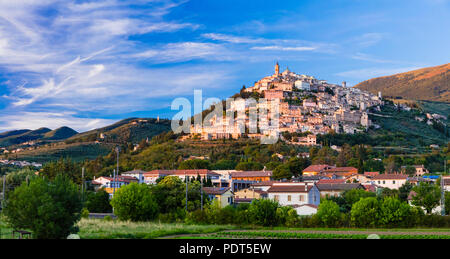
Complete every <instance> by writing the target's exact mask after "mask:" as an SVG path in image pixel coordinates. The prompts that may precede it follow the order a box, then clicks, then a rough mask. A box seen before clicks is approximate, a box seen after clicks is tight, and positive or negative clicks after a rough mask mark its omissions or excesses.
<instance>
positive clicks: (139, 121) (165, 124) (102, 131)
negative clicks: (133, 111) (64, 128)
mask: <svg viewBox="0 0 450 259" xmlns="http://www.w3.org/2000/svg"><path fill="white" fill-rule="evenodd" d="M170 129H171V127H170V120H158V119H154V118H128V119H124V120H121V121H119V122H116V123H114V124H112V125H109V126H106V127H103V128H99V129H94V130H90V131H86V132H83V133H79V134H77V135H74V136H72V137H70V138H68V139H67V140H66V141H65V142H66V143H74V142H89V141H100V142H107V143H127V142H131V143H138V142H140V141H141V140H143V139H146V138H149V139H150V138H152V137H153V136H155V135H158V134H160V133H162V132H164V131H169V130H170Z"/></svg>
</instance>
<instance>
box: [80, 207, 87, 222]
mask: <svg viewBox="0 0 450 259" xmlns="http://www.w3.org/2000/svg"><path fill="white" fill-rule="evenodd" d="M81 217H82V218H83V219H87V218H89V210H88V209H86V208H83V209H82V210H81Z"/></svg>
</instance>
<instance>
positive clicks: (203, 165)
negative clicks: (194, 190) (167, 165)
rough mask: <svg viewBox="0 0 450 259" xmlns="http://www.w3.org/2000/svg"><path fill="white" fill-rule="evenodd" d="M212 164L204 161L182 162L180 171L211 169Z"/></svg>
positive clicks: (179, 167)
mask: <svg viewBox="0 0 450 259" xmlns="http://www.w3.org/2000/svg"><path fill="white" fill-rule="evenodd" d="M210 167H211V166H210V163H209V161H208V160H203V159H191V160H185V161H183V162H181V164H180V166H178V169H210Z"/></svg>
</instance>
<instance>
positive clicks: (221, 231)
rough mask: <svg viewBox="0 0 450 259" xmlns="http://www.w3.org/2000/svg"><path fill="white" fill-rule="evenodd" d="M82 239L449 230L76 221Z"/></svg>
mask: <svg viewBox="0 0 450 259" xmlns="http://www.w3.org/2000/svg"><path fill="white" fill-rule="evenodd" d="M78 226H79V228H80V232H79V233H78V235H79V236H80V237H81V238H82V239H154V238H163V239H284V238H295V239H366V238H367V236H368V235H369V234H377V235H379V236H380V238H381V239H450V229H448V228H439V229H436V228H423V229H419V228H413V229H365V228H285V227H275V228H261V227H258V228H252V227H248V228H247V227H246V228H245V229H242V228H239V227H237V226H232V225H187V224H182V223H159V222H127V221H118V220H113V221H106V220H102V219H82V220H80V221H79V222H78ZM11 232H12V229H11V228H9V227H8V226H7V225H6V224H5V223H4V221H2V220H1V219H0V239H9V238H11Z"/></svg>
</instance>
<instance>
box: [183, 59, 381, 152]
mask: <svg viewBox="0 0 450 259" xmlns="http://www.w3.org/2000/svg"><path fill="white" fill-rule="evenodd" d="M240 97H242V98H249V97H256V98H265V99H266V100H267V102H266V103H258V104H257V108H258V109H262V108H266V109H268V111H269V112H268V114H270V113H271V112H275V111H274V109H273V106H271V105H269V104H270V103H274V102H278V103H277V105H278V107H277V110H278V112H279V125H278V126H279V127H277V129H276V131H277V132H274V129H270V128H269V129H259V132H258V133H248V131H246V132H243V131H242V129H240V128H239V127H238V126H236V125H232V127H229V128H231V129H232V131H225V130H223V131H217V129H218V128H221V127H225V126H229V125H228V124H229V123H230V121H229V118H224V119H223V120H220V119H218V118H217V116H214V117H212V118H211V119H210V121H209V122H208V123H209V124H210V125H208V126H205V125H194V126H192V127H191V131H190V137H194V138H195V137H196V138H198V137H200V138H201V139H202V140H211V139H222V138H233V139H237V138H240V137H243V136H246V137H250V138H261V137H262V136H264V135H266V136H268V135H273V134H280V133H283V132H289V133H309V134H308V135H307V137H304V138H297V139H296V140H297V142H299V143H300V144H306V145H310V144H316V143H315V135H317V134H326V133H329V132H332V131H333V132H335V133H347V134H354V133H356V132H363V131H366V130H367V129H368V128H369V127H370V126H374V127H375V128H377V127H379V126H378V125H374V124H373V123H372V122H371V120H370V119H369V116H368V110H369V108H373V109H375V110H380V107H381V106H382V105H383V101H382V97H381V92H380V93H378V95H374V94H371V93H369V92H366V91H362V90H360V89H357V88H351V87H347V86H346V83H345V82H343V83H342V85H337V84H330V83H328V82H327V81H325V80H318V79H316V78H314V77H312V76H307V75H299V74H296V73H294V72H292V71H290V70H289V68H286V70H285V71H283V72H281V73H280V65H279V64H278V62H277V64H276V65H275V73H274V74H273V75H271V76H267V77H264V78H262V79H261V80H259V81H257V82H255V84H254V85H253V86H251V87H248V88H245V89H242V90H241V93H240ZM249 109H250V107H249V106H245V113H243V114H244V116H245V117H243V116H239V115H238V117H237V121H238V122H239V120H240V121H245V125H246V127H247V128H248V127H249V124H250V122H249V116H248V114H249ZM268 117H269V116H267V120H269V118H268ZM294 144H295V143H294Z"/></svg>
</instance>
